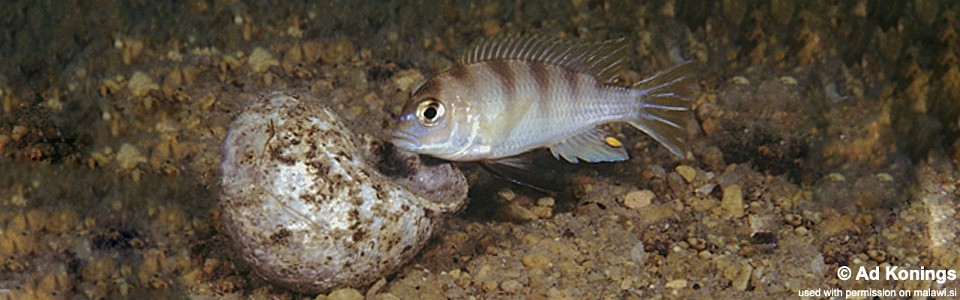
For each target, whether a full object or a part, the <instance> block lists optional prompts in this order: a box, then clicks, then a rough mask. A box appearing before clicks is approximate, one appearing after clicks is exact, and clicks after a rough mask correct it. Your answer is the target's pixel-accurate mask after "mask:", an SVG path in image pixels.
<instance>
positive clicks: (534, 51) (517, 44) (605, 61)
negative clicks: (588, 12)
mask: <svg viewBox="0 0 960 300" xmlns="http://www.w3.org/2000/svg"><path fill="white" fill-rule="evenodd" d="M626 50H627V43H626V39H623V38H619V39H615V40H608V41H603V42H595V43H580V42H574V41H562V40H554V39H549V38H545V37H540V36H499V37H493V38H488V39H484V40H482V41H480V42H479V43H477V44H476V45H475V46H474V47H473V49H471V50H469V51H467V52H466V53H464V54H463V55H462V56H461V57H460V63H461V64H472V63H479V62H484V61H490V60H497V59H516V60H525V61H532V62H540V63H545V64H551V65H556V66H560V67H563V68H568V69H572V70H575V71H578V72H582V73H587V74H591V75H593V76H596V77H597V79H598V80H599V81H600V82H610V81H612V80H613V79H614V78H616V77H617V74H619V72H620V69H621V68H622V67H623V62H624V60H625V59H626V52H627V51H626Z"/></svg>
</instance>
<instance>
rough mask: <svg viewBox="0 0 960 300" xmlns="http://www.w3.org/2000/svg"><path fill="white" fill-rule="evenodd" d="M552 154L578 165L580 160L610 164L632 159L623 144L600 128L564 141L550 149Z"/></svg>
mask: <svg viewBox="0 0 960 300" xmlns="http://www.w3.org/2000/svg"><path fill="white" fill-rule="evenodd" d="M550 153H553V157H555V158H557V159H559V158H560V157H563V159H564V160H566V161H568V162H571V163H578V162H580V160H583V161H586V162H608V161H621V160H627V159H629V158H630V156H629V155H628V154H627V150H626V149H623V144H622V143H620V141H619V140H617V139H616V138H614V137H611V136H609V135H608V134H607V132H606V131H604V130H603V129H600V128H593V129H590V130H587V132H584V133H581V134H579V135H575V136H573V137H571V138H568V139H566V140H563V141H562V142H560V143H559V144H556V145H553V146H552V147H550Z"/></svg>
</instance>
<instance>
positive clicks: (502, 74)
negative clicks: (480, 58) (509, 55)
mask: <svg viewBox="0 0 960 300" xmlns="http://www.w3.org/2000/svg"><path fill="white" fill-rule="evenodd" d="M487 66H488V67H489V68H490V71H491V72H492V73H493V74H494V76H496V77H497V80H498V82H499V83H500V86H501V87H502V88H503V92H504V94H505V95H507V99H516V98H517V77H516V73H515V72H514V71H513V69H512V68H511V67H510V63H509V62H507V61H506V60H502V59H498V60H494V61H491V62H490V63H489V64H488V65H487Z"/></svg>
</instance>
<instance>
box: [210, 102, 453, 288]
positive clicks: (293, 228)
mask: <svg viewBox="0 0 960 300" xmlns="http://www.w3.org/2000/svg"><path fill="white" fill-rule="evenodd" d="M319 103H320V100H318V99H316V98H314V97H312V96H310V95H308V94H306V93H295V92H274V93H270V94H266V95H261V96H258V97H257V98H256V99H255V100H254V101H253V103H252V104H251V105H250V106H249V107H248V108H247V109H246V110H245V111H244V112H243V113H242V114H241V115H240V116H238V117H237V118H236V119H235V120H234V121H233V123H231V125H230V128H229V131H228V133H227V136H226V139H225V141H224V145H223V156H222V160H221V170H222V172H223V177H222V182H221V185H222V191H221V193H222V194H221V207H222V211H223V213H222V215H223V217H224V224H225V227H226V229H227V230H226V231H227V232H228V234H229V235H230V236H231V237H232V239H233V241H234V242H235V244H236V246H237V248H238V249H239V252H240V253H241V255H242V257H243V259H244V260H245V261H247V262H248V263H249V264H250V266H251V267H252V268H253V270H254V271H256V273H257V274H259V275H260V276H261V277H263V278H265V279H267V280H269V281H271V282H273V283H276V284H279V285H282V286H285V287H288V288H290V289H293V290H296V291H300V292H323V291H328V290H331V289H334V288H339V287H347V286H349V287H360V286H364V285H367V284H369V283H371V282H373V281H374V280H377V279H379V278H382V277H384V276H387V275H389V274H391V273H393V272H395V271H396V270H397V269H398V268H399V267H401V266H402V265H404V264H405V263H406V262H407V261H409V260H410V259H411V258H412V257H413V256H414V255H415V254H416V253H417V251H419V249H420V248H421V247H423V245H424V244H425V243H426V241H427V240H428V239H429V237H430V234H431V232H433V229H434V228H435V227H436V226H437V225H438V224H440V222H441V221H442V220H443V218H444V217H445V216H446V215H449V214H451V213H454V212H456V211H459V210H460V209H461V208H462V207H463V206H464V204H465V203H466V195H467V184H466V179H465V178H464V177H463V175H462V174H461V173H460V172H459V171H458V170H457V169H456V167H454V166H453V165H451V164H446V163H443V164H427V163H424V162H422V161H420V160H419V158H418V156H416V155H412V154H402V153H396V152H395V151H390V149H391V147H390V145H384V143H381V142H379V141H378V140H376V139H373V138H371V137H369V136H361V135H355V134H354V133H352V131H351V130H349V129H348V128H347V127H346V126H345V125H344V124H343V122H341V121H340V120H339V119H338V117H337V116H336V114H335V113H334V112H332V111H331V110H330V109H328V108H325V107H322V106H321V105H320V104H319ZM385 174H389V175H385Z"/></svg>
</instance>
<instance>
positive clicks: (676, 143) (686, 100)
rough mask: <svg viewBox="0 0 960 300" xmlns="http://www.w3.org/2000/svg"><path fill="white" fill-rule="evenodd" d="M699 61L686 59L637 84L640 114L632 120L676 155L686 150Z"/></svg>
mask: <svg viewBox="0 0 960 300" xmlns="http://www.w3.org/2000/svg"><path fill="white" fill-rule="evenodd" d="M695 69H696V63H693V62H686V63H684V64H681V65H679V66H676V67H673V68H672V69H669V70H666V71H664V72H661V73H659V74H656V75H654V76H652V77H650V78H647V79H644V80H641V81H640V82H637V83H635V84H633V89H634V90H635V91H636V96H637V101H638V103H637V114H636V116H635V117H634V119H633V120H629V121H628V122H629V123H630V125H633V127H636V128H637V129H640V130H641V131H643V132H644V133H646V134H647V135H650V136H651V137H653V139H654V140H656V141H657V142H659V143H660V144H661V145H663V146H665V147H667V149H668V150H670V152H671V153H673V154H674V155H677V156H680V157H683V156H684V152H685V151H686V137H687V133H686V129H687V128H686V127H687V126H686V123H687V118H688V117H689V115H690V101H691V100H692V97H693V96H694V94H695V93H696V91H697V89H698V87H697V81H696V78H695V77H694V70H695Z"/></svg>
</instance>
